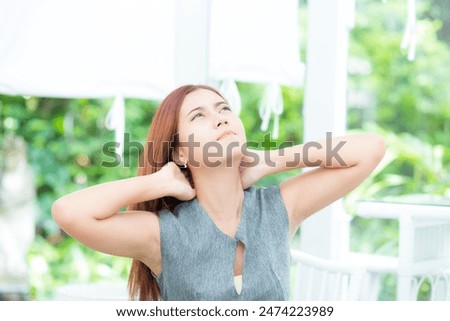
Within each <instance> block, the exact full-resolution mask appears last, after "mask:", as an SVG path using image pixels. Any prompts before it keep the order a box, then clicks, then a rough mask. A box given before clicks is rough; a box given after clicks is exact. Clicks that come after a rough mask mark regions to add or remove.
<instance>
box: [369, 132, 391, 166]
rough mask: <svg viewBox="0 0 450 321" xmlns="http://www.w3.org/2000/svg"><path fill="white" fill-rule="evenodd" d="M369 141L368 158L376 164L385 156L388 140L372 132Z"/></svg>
mask: <svg viewBox="0 0 450 321" xmlns="http://www.w3.org/2000/svg"><path fill="white" fill-rule="evenodd" d="M368 140H369V141H368V142H367V145H366V146H367V148H368V150H367V158H368V162H369V163H371V164H373V165H374V166H376V165H378V164H379V163H380V162H381V160H382V159H383V157H384V154H385V152H386V148H387V145H386V141H385V140H384V138H383V137H381V136H380V135H376V134H371V135H370V136H369V137H368Z"/></svg>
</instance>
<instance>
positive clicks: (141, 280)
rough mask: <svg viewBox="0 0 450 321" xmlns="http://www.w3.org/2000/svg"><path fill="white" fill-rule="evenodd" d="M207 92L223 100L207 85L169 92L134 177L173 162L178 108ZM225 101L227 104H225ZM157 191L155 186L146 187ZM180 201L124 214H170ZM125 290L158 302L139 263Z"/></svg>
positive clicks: (166, 201) (162, 201) (133, 267)
mask: <svg viewBox="0 0 450 321" xmlns="http://www.w3.org/2000/svg"><path fill="white" fill-rule="evenodd" d="M197 89H207V90H211V91H213V92H215V93H217V94H218V95H219V96H221V97H222V98H223V99H224V100H225V98H224V97H223V95H222V94H220V93H219V92H218V91H217V90H216V89H214V88H212V87H210V86H206V85H185V86H181V87H179V88H177V89H175V90H174V91H172V92H171V93H170V94H169V95H168V96H167V97H166V98H165V99H164V100H163V101H162V102H161V105H160V106H159V107H158V109H157V111H156V113H155V116H154V117H153V120H152V122H151V125H150V128H149V131H148V135H147V140H146V144H145V145H144V150H143V153H142V155H141V158H140V160H139V167H138V170H137V174H136V176H142V175H150V174H153V173H155V172H157V171H159V170H160V169H161V167H162V166H164V164H166V163H168V162H170V161H173V159H172V151H173V150H174V148H176V147H177V145H178V144H179V141H178V135H177V133H178V128H177V124H178V118H179V114H180V109H181V105H182V104H183V101H184V99H185V97H186V96H187V95H188V94H189V93H191V92H193V91H195V90H197ZM225 101H226V100H225ZM182 170H183V172H184V174H185V175H186V177H187V178H188V180H189V182H190V183H191V185H192V187H194V185H193V181H192V176H191V174H190V172H189V169H188V168H185V169H182ZM149 188H157V186H149ZM181 202H182V201H180V200H178V199H176V198H174V197H162V198H159V199H154V200H148V201H145V202H141V203H135V204H130V205H129V206H128V207H127V210H139V211H150V212H153V213H157V215H159V213H158V211H160V210H162V209H168V210H172V209H173V208H175V207H176V206H177V205H178V204H180V203H181ZM128 290H129V295H130V298H131V299H132V300H134V299H135V298H136V297H137V296H138V297H139V300H141V301H148V300H150V301H158V300H160V299H161V297H160V296H161V292H160V289H159V286H158V283H157V282H156V279H155V278H154V277H153V275H152V273H151V270H150V268H149V267H148V266H147V265H145V264H144V263H142V262H141V261H139V260H136V259H133V262H132V264H131V270H130V275H129V278H128Z"/></svg>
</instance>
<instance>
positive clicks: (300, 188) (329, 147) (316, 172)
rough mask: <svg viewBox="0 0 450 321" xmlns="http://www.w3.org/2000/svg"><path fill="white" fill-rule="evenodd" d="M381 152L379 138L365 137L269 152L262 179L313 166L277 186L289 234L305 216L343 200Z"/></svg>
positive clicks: (379, 158) (379, 159) (383, 145)
mask: <svg viewBox="0 0 450 321" xmlns="http://www.w3.org/2000/svg"><path fill="white" fill-rule="evenodd" d="M385 149H386V145H385V142H384V140H383V139H382V138H381V137H380V136H377V135H373V134H366V135H346V136H340V137H328V138H327V139H323V140H319V141H313V142H309V143H306V144H300V145H296V146H291V147H287V148H284V149H283V150H274V151H271V152H270V158H269V160H270V161H269V162H264V167H263V170H262V172H263V173H264V176H266V175H269V174H274V173H278V172H282V171H286V170H290V169H295V168H303V167H317V168H315V169H312V170H310V171H306V172H304V173H301V174H298V175H296V176H294V177H292V178H289V179H287V180H285V181H284V182H282V183H281V184H280V191H281V195H282V197H283V199H284V202H285V205H286V209H287V211H288V214H289V220H290V230H291V235H293V233H294V232H295V231H296V229H297V228H298V226H299V225H300V224H301V222H302V221H303V220H305V219H306V218H307V217H308V216H310V215H312V214H313V213H316V212H317V211H319V210H320V209H322V208H324V207H325V206H327V205H329V204H331V203H332V202H334V201H335V200H337V199H339V198H341V197H343V196H344V195H345V194H347V193H348V192H350V191H351V190H353V189H354V188H355V187H356V186H358V185H359V184H360V183H361V182H362V181H363V180H364V179H365V178H367V176H369V174H370V173H371V172H372V171H373V170H374V169H375V167H376V166H377V165H378V163H379V162H380V161H381V159H382V158H383V155H384V153H385ZM260 171H261V170H260Z"/></svg>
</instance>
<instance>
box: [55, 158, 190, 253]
mask: <svg viewBox="0 0 450 321" xmlns="http://www.w3.org/2000/svg"><path fill="white" fill-rule="evenodd" d="M168 165H169V166H164V167H163V169H161V170H160V171H158V172H156V173H153V174H150V175H144V176H138V177H133V178H126V179H121V180H117V181H112V182H107V183H102V184H98V185H94V186H91V187H88V188H85V189H82V190H79V191H76V192H73V193H71V194H68V195H65V196H63V197H61V198H59V199H58V200H56V201H55V203H54V204H53V206H52V216H53V218H54V220H55V221H56V222H57V223H58V224H59V226H61V228H62V229H63V230H64V231H66V232H67V233H68V234H69V235H71V236H72V237H74V238H75V239H77V240H78V241H80V242H81V243H83V244H85V245H86V246H88V247H90V248H92V249H94V250H97V251H101V252H104V253H108V254H112V255H119V256H126V257H131V258H137V259H141V260H147V261H148V260H149V259H150V260H151V257H152V256H153V254H155V253H158V251H159V245H160V240H159V221H158V216H157V214H155V213H152V212H148V211H125V212H119V210H120V209H121V208H122V207H125V206H127V205H129V204H134V203H139V202H143V201H147V200H152V199H157V198H161V197H164V196H174V197H177V198H179V199H189V198H192V197H194V196H195V193H194V192H193V190H192V189H191V188H190V185H189V183H188V182H187V180H185V178H184V176H183V174H182V173H181V172H180V170H179V169H178V168H177V166H176V165H175V164H173V163H169V164H168Z"/></svg>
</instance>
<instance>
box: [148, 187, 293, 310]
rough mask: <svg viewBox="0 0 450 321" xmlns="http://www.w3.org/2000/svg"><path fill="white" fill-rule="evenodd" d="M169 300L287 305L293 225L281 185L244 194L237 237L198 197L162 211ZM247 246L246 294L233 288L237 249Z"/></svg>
mask: <svg viewBox="0 0 450 321" xmlns="http://www.w3.org/2000/svg"><path fill="white" fill-rule="evenodd" d="M159 222H160V237H161V255H162V272H161V273H160V274H159V275H157V276H156V275H155V274H153V273H152V274H153V276H155V278H156V280H157V282H158V285H159V287H160V289H161V299H162V300H164V301H206V300H208V301H287V300H289V291H290V263H291V256H290V246H289V245H290V244H289V221H288V214H287V211H286V207H285V204H284V202H283V200H282V198H281V194H280V189H279V186H277V185H274V186H269V187H258V188H257V187H254V186H251V187H249V188H247V189H245V190H244V201H243V210H242V213H241V219H240V222H239V226H238V229H237V232H236V235H235V237H234V238H232V237H230V236H229V235H227V234H225V233H223V232H222V231H221V230H220V229H219V228H218V227H217V226H216V225H215V223H214V221H213V220H212V219H211V217H210V216H209V215H208V214H207V212H206V211H205V209H204V208H203V207H202V206H201V204H200V202H199V201H198V200H197V198H194V199H192V200H190V201H186V202H183V203H181V204H179V205H178V206H177V207H176V208H175V209H174V210H173V211H169V210H161V211H159ZM239 241H242V242H243V243H244V245H245V251H244V262H243V271H242V292H241V294H238V293H237V292H236V288H235V286H234V275H233V266H234V260H235V255H236V245H237V243H238V242H239Z"/></svg>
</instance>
